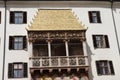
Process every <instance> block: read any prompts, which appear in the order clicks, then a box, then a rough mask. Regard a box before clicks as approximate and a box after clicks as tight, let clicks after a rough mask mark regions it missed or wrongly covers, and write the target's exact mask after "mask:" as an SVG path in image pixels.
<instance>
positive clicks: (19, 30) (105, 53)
mask: <svg viewBox="0 0 120 80" xmlns="http://www.w3.org/2000/svg"><path fill="white" fill-rule="evenodd" d="M13 3H14V4H13ZM53 8H54V9H60V8H62V9H72V11H73V12H74V15H76V16H77V17H78V20H79V21H80V22H82V24H83V25H85V27H86V28H88V29H87V32H86V38H87V41H86V42H87V50H88V55H89V62H90V66H91V70H92V73H90V75H92V76H91V77H90V78H91V79H90V80H119V79H120V72H119V70H120V69H119V67H120V64H119V63H120V58H119V57H120V56H119V52H118V48H117V42H116V36H115V31H114V24H113V20H112V13H111V9H110V3H109V2H108V3H107V2H101V3H100V2H98V3H97V2H84V1H83V2H82V1H81V2H41V3H39V2H29V3H24V2H21V3H20V2H18V3H17V2H8V3H7V21H6V22H7V29H6V32H7V34H6V49H5V50H6V60H5V61H6V62H5V76H4V78H5V80H9V79H8V63H13V62H28V63H29V57H30V55H31V53H32V52H31V49H32V48H31V46H30V44H29V43H28V50H27V51H25V50H9V36H14V35H16V36H17V35H27V31H26V28H27V27H28V25H30V22H32V19H33V18H34V15H35V14H36V12H37V10H38V9H53ZM0 11H2V17H3V19H4V8H2V7H0ZM10 11H27V22H28V23H27V24H9V12H10ZM88 11H100V14H101V21H102V23H100V24H99V23H98V24H97V23H95V24H92V23H89V18H88ZM118 12H119V9H118ZM117 15H120V14H117ZM116 19H118V18H116ZM118 20H119V19H118ZM117 23H118V26H119V25H120V23H119V22H117ZM3 26H4V20H2V23H1V24H0V41H1V42H0V47H1V46H2V45H3V43H2V42H3V37H4V36H3V29H4V27H3ZM119 30H120V29H119ZM118 32H120V31H118ZM93 34H104V35H108V39H109V44H110V48H104V49H94V47H93V41H92V35H93ZM119 40H120V38H119ZM2 50H3V48H0V52H2ZM2 56H3V55H2V54H0V60H1V63H2V60H3V59H2ZM96 60H112V61H113V66H114V71H115V75H113V76H111V75H106V76H104V75H103V76H98V75H97V72H96V66H95V61H96ZM1 63H0V65H2V64H1ZM28 65H29V64H28ZM1 69H2V68H1V66H0V75H1V74H2V73H1V72H2V71H1ZM28 71H29V66H28ZM30 78H31V76H30V72H29V76H28V78H22V80H28V79H29V80H30ZM20 79H21V78H20ZM11 80H17V78H12V79H11Z"/></svg>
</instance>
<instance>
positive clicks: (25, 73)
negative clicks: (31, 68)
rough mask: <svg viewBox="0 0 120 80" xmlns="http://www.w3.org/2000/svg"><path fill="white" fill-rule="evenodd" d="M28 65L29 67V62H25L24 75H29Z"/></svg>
mask: <svg viewBox="0 0 120 80" xmlns="http://www.w3.org/2000/svg"><path fill="white" fill-rule="evenodd" d="M27 67H28V66H27V63H24V73H23V75H24V77H28V68H27Z"/></svg>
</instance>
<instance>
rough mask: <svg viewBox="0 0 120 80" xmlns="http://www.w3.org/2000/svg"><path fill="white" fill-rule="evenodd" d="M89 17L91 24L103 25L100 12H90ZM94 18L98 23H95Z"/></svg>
mask: <svg viewBox="0 0 120 80" xmlns="http://www.w3.org/2000/svg"><path fill="white" fill-rule="evenodd" d="M94 14H96V16H94ZM88 16H89V22H90V23H102V22H101V15H100V11H88ZM94 18H96V21H94Z"/></svg>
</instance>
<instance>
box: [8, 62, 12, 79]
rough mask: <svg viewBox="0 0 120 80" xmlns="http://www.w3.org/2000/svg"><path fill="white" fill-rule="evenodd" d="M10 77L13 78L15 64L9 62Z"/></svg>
mask: <svg viewBox="0 0 120 80" xmlns="http://www.w3.org/2000/svg"><path fill="white" fill-rule="evenodd" d="M8 78H13V64H12V63H9V64H8Z"/></svg>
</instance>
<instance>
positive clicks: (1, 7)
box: [0, 1, 5, 80]
mask: <svg viewBox="0 0 120 80" xmlns="http://www.w3.org/2000/svg"><path fill="white" fill-rule="evenodd" d="M0 12H1V24H0V80H2V70H3V45H4V44H3V43H4V14H5V13H4V12H5V9H4V5H3V2H1V1H0Z"/></svg>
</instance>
